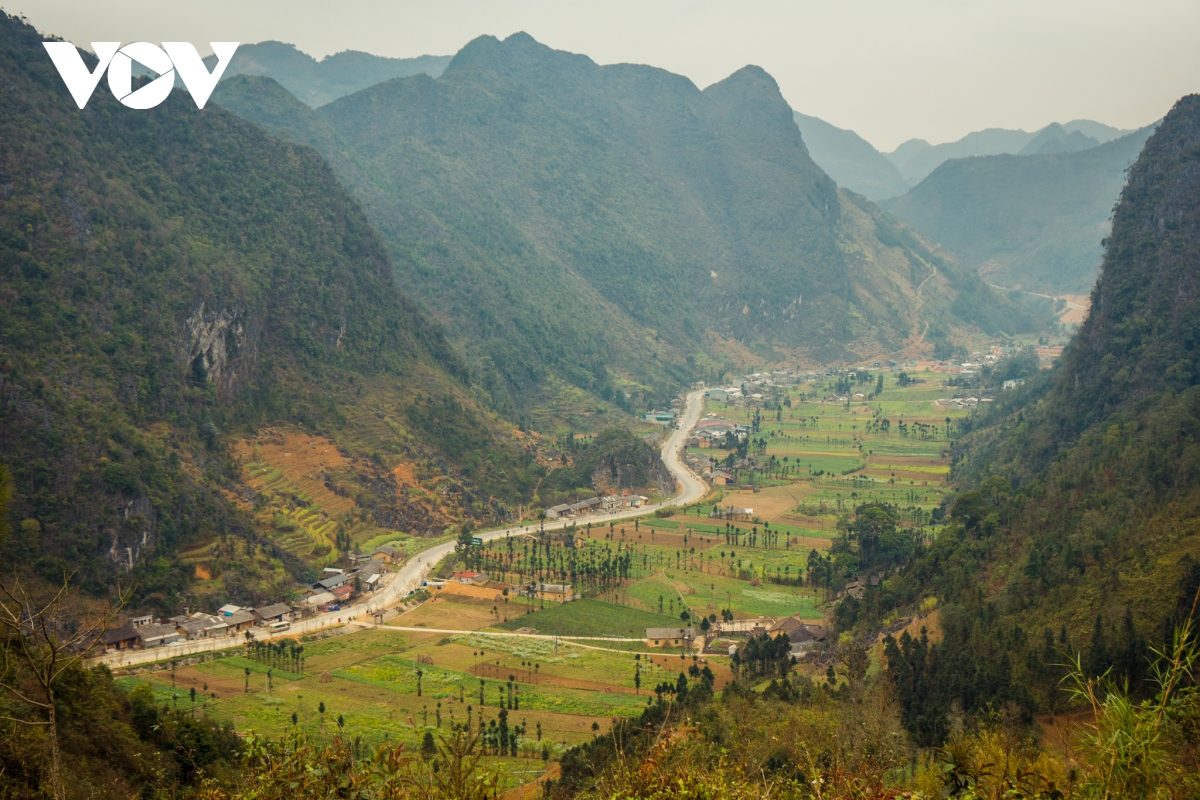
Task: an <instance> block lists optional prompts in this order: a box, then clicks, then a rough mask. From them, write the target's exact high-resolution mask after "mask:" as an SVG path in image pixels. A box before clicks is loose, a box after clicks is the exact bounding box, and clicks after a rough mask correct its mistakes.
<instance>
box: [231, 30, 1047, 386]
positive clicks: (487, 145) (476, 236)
mask: <svg viewBox="0 0 1200 800" xmlns="http://www.w3.org/2000/svg"><path fill="white" fill-rule="evenodd" d="M214 98H215V100H216V101H217V102H219V103H221V104H222V105H224V106H225V107H227V108H229V109H231V110H234V111H235V112H237V113H239V114H242V115H243V116H245V117H247V118H248V119H251V120H252V121H256V122H258V123H260V124H262V125H264V126H266V127H267V128H268V129H270V130H272V131H275V132H278V133H280V134H282V135H285V136H288V137H290V138H293V139H295V140H297V141H302V142H305V143H309V144H312V145H313V146H315V147H317V148H318V149H319V150H321V151H322V152H323V153H325V154H326V155H327V157H329V159H330V161H331V163H332V164H333V165H334V168H335V169H336V170H338V172H339V175H340V176H341V178H342V179H343V180H344V181H345V182H346V183H347V185H349V186H350V187H351V188H352V191H354V192H355V194H356V196H358V197H359V198H360V200H361V201H362V202H363V204H364V206H365V208H366V209H367V211H368V214H370V215H371V218H372V221H373V222H374V224H375V225H376V226H377V228H378V229H379V230H380V232H381V233H382V234H383V236H384V237H385V239H386V240H387V241H388V243H389V246H390V247H391V249H392V253H393V255H394V260H395V264H396V270H397V279H398V281H399V282H400V285H401V286H403V287H404V288H405V289H406V291H411V292H413V293H414V294H416V295H417V296H419V297H421V298H422V300H423V301H424V302H425V303H427V304H428V306H429V307H430V308H431V309H432V310H433V312H434V313H435V314H436V315H437V316H438V317H439V318H440V319H442V320H443V321H444V322H445V323H446V324H447V327H448V330H449V332H450V336H451V337H452V339H454V341H456V342H457V343H458V344H459V346H460V347H462V348H463V350H464V351H465V352H467V353H468V354H469V361H470V362H471V363H472V365H473V368H474V369H475V370H477V372H478V375H479V376H480V380H481V381H482V382H483V383H484V385H486V386H487V387H488V389H489V391H490V392H491V393H492V394H493V396H495V397H497V398H498V402H500V403H501V405H502V406H503V407H512V408H518V407H525V406H527V405H528V404H529V403H530V402H533V400H531V398H535V399H536V398H537V397H538V396H539V395H541V394H543V393H544V392H545V391H546V387H547V380H550V381H551V382H553V380H565V381H566V382H567V383H568V384H573V385H575V386H577V387H580V388H583V389H586V390H588V391H594V392H598V393H599V394H600V395H601V396H602V397H605V398H616V399H619V398H620V396H621V394H622V393H625V392H626V391H628V390H629V389H633V390H635V391H636V390H639V389H640V388H644V387H649V386H661V385H663V381H670V380H676V379H678V378H679V377H681V376H682V375H683V374H684V372H685V371H688V370H692V369H695V368H699V369H701V370H702V372H703V371H705V370H708V369H712V370H713V371H719V369H718V367H719V366H720V365H723V364H725V363H746V362H748V361H753V360H755V359H762V360H764V361H767V362H771V361H777V360H779V359H781V358H783V357H784V356H785V354H791V355H790V356H789V357H808V358H814V359H835V358H857V357H861V356H863V355H866V354H875V353H878V354H882V353H884V352H886V351H888V350H892V349H894V348H895V347H896V344H897V343H900V342H905V341H908V342H909V345H910V346H911V347H913V348H915V349H916V350H922V351H926V350H927V351H929V352H932V350H933V349H934V348H935V347H937V348H940V349H939V352H945V353H949V352H950V351H951V350H952V348H953V346H954V345H953V341H952V334H951V331H952V330H954V329H955V328H957V327H960V326H980V327H983V328H985V329H988V330H993V331H996V330H1000V329H1004V330H1006V331H1010V332H1011V331H1013V330H1016V329H1020V328H1025V329H1028V328H1030V327H1036V325H1037V322H1035V320H1034V319H1033V318H1031V317H1030V316H1029V315H1028V314H1027V313H1025V312H1023V311H1022V310H1021V309H1020V308H1017V307H1015V306H1011V304H1009V303H1008V301H1007V300H1005V299H1004V298H1001V297H997V296H995V295H992V294H991V293H990V292H989V291H988V290H987V289H986V287H984V286H983V285H982V283H981V282H979V281H978V279H977V277H976V276H975V275H974V274H973V273H972V272H971V271H970V270H967V269H964V268H963V267H962V266H960V265H958V264H956V263H955V262H952V261H948V260H947V261H944V260H942V259H940V258H937V257H935V256H934V255H933V254H932V253H931V252H930V250H929V249H928V248H927V247H926V246H925V245H924V244H923V243H922V242H921V241H920V240H919V239H918V238H917V237H915V236H913V235H912V234H911V233H908V232H903V231H901V230H899V229H897V228H896V226H895V224H894V223H891V222H888V221H887V220H885V219H883V218H882V215H880V214H879V212H878V210H877V209H875V208H874V207H873V206H870V205H869V204H864V203H862V202H861V201H855V200H852V199H851V198H849V197H848V196H847V195H845V194H844V193H842V192H839V191H838V189H837V187H836V186H835V184H834V182H833V181H832V180H830V179H829V177H828V176H827V175H826V174H825V173H824V172H823V171H822V170H821V169H820V168H819V167H818V166H817V165H816V164H814V163H813V161H812V160H811V159H810V158H809V155H808V151H807V149H806V147H805V144H804V141H803V139H802V138H801V136H800V133H799V131H798V129H797V128H796V126H795V124H794V122H793V117H792V112H791V110H790V109H789V108H788V106H787V104H786V103H785V102H784V100H783V98H782V97H781V96H780V94H779V90H778V87H777V86H776V85H775V82H774V80H772V79H771V77H770V76H769V75H767V74H766V73H765V72H763V71H762V70H761V69H758V68H757V67H747V68H745V69H742V70H740V71H739V72H737V73H735V74H734V75H732V76H730V77H729V78H728V79H726V80H724V81H721V82H720V83H717V84H715V85H713V86H710V87H708V88H707V89H705V90H704V91H701V90H700V89H698V88H697V87H696V86H694V85H693V84H692V83H691V82H690V81H688V80H687V79H686V78H683V77H680V76H678V75H673V74H671V73H668V72H666V71H663V70H660V69H655V68H652V67H645V66H636V65H614V66H605V67H601V66H598V65H596V64H595V63H594V62H592V61H591V60H590V59H588V58H586V57H585V56H580V55H575V54H571V53H565V52H561V51H556V50H552V49H550V48H548V47H546V46H544V45H541V44H539V43H537V42H535V41H534V40H533V39H532V38H531V37H529V36H527V35H524V34H516V35H513V36H511V37H509V38H508V39H507V40H505V41H503V42H501V41H498V40H496V39H494V38H492V37H481V38H479V39H476V40H475V41H473V42H471V43H470V44H469V45H467V46H466V47H465V48H463V50H462V51H461V52H459V53H458V55H456V56H455V57H454V60H453V61H452V62H451V63H450V65H449V66H448V67H447V68H446V70H445V72H444V73H443V74H442V75H441V76H440V77H439V78H437V79H432V78H430V77H428V76H426V75H418V76H414V77H410V78H402V79H397V80H392V81H388V82H385V83H382V84H378V85H376V86H373V87H370V88H368V89H365V90H363V91H360V92H358V93H356V94H354V95H350V96H347V97H344V98H341V99H340V100H338V101H335V102H333V103H330V104H328V105H326V106H323V107H321V108H320V109H317V110H316V111H313V110H310V109H308V108H306V107H305V106H304V105H302V104H300V103H298V102H297V101H296V100H295V98H293V97H292V96H290V95H289V94H287V93H286V92H284V91H283V90H282V87H280V86H278V85H277V84H273V82H267V81H265V79H261V78H250V77H248V76H240V77H237V78H233V79H230V80H228V81H225V82H223V83H222V85H221V87H219V89H218V92H217V94H216V95H215V96H214ZM921 284H924V286H923V288H922V289H921V291H920V292H918V288H917V287H918V286H919V285H921ZM694 365H698V367H697V366H694ZM616 384H621V385H622V386H623V387H624V388H622V389H621V392H619V393H617V392H615V391H614V389H613V386H615V385H616Z"/></svg>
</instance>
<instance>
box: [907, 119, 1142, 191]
mask: <svg viewBox="0 0 1200 800" xmlns="http://www.w3.org/2000/svg"><path fill="white" fill-rule="evenodd" d="M1127 133H1132V131H1127V130H1120V129H1118V128H1113V127H1111V126H1109V125H1105V124H1103V123H1100V122H1095V121H1093V120H1087V119H1078V120H1072V121H1071V122H1067V123H1063V124H1060V123H1057V122H1054V123H1051V124H1049V125H1047V126H1046V127H1044V128H1042V129H1040V130H1037V131H1033V132H1029V131H1023V130H1011V129H1006V128H986V129H984V130H981V131H973V132H972V133H968V134H967V135H966V136H964V137H962V138H961V139H958V140H957V141H953V142H946V143H944V144H930V143H929V142H927V141H925V140H924V139H909V140H908V141H906V142H904V143H903V144H901V145H900V146H899V147H897V148H896V149H895V150H893V151H892V152H890V153H888V154H887V157H888V160H890V161H891V162H892V163H893V164H895V165H896V168H897V169H898V170H900V174H901V175H903V176H904V179H905V180H906V181H908V183H909V185H910V186H915V185H917V184H918V183H920V182H921V181H922V180H924V179H925V176H927V175H929V173H931V172H933V171H934V170H935V169H937V167H938V165H939V164H942V163H943V162H945V161H949V160H950V159H952V158H967V157H969V156H992V155H1000V154H1002V153H1018V154H1021V155H1037V154H1042V153H1063V152H1072V151H1074V150H1083V149H1085V148H1088V147H1095V146H1096V145H1097V144H1103V143H1104V142H1108V141H1112V140H1113V139H1116V138H1118V137H1120V136H1124V135H1125V134H1127Z"/></svg>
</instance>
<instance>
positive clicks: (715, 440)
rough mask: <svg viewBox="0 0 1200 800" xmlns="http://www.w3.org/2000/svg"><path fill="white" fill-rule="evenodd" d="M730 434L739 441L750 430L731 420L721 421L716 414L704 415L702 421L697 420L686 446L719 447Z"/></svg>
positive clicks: (747, 434) (748, 433)
mask: <svg viewBox="0 0 1200 800" xmlns="http://www.w3.org/2000/svg"><path fill="white" fill-rule="evenodd" d="M731 433H732V434H733V435H734V436H735V437H736V438H737V439H738V440H739V441H741V440H742V439H745V438H746V437H747V436H749V435H750V429H749V428H747V427H746V426H745V425H740V424H738V423H736V422H734V421H733V420H728V419H722V418H721V417H718V416H717V415H716V414H711V413H710V414H706V415H705V416H704V418H703V419H700V420H697V422H696V426H695V427H694V428H693V429H692V435H691V436H690V437H688V441H687V446H688V447H700V448H709V447H720V446H722V445H723V444H724V443H725V440H726V438H727V437H728V435H729V434H731Z"/></svg>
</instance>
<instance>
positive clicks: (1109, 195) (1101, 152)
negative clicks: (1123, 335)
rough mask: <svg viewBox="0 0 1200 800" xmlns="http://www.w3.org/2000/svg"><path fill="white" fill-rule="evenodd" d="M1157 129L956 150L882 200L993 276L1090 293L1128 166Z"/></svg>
mask: <svg viewBox="0 0 1200 800" xmlns="http://www.w3.org/2000/svg"><path fill="white" fill-rule="evenodd" d="M1153 130H1154V129H1153V126H1151V127H1146V128H1143V129H1142V130H1140V131H1135V132H1134V133H1130V134H1127V135H1125V136H1122V137H1120V138H1118V139H1114V140H1112V141H1110V142H1108V143H1106V144H1103V145H1100V146H1098V147H1092V148H1089V149H1086V150H1079V151H1077V152H1059V153H1043V154H1038V155H994V156H980V157H979V158H964V159H952V160H950V161H947V162H945V163H943V164H942V165H941V166H939V167H938V168H937V169H935V170H934V171H933V174H931V175H930V176H929V177H927V178H926V179H925V180H923V181H922V182H921V183H920V184H918V185H917V186H916V187H915V188H913V189H912V191H910V192H908V193H907V194H905V195H902V196H900V197H897V198H894V199H891V200H888V201H885V202H883V203H882V205H883V207H884V208H885V209H887V210H888V211H889V212H891V213H892V214H895V215H896V216H897V217H899V218H900V219H902V220H904V221H905V222H907V223H909V224H910V225H913V226H915V227H916V228H917V229H918V230H921V231H923V232H925V233H926V234H928V235H929V236H931V237H933V238H934V239H936V240H937V241H939V242H941V243H942V244H944V245H946V246H947V247H949V248H950V250H951V251H953V252H954V253H955V254H956V255H957V256H959V257H960V258H962V259H963V260H964V261H965V262H966V263H968V264H970V265H971V266H973V267H975V268H977V269H978V270H979V271H980V274H981V275H982V276H983V277H984V279H985V280H987V281H988V282H989V283H993V284H997V285H999V286H1005V287H1008V288H1016V289H1024V290H1027V291H1034V292H1039V293H1044V294H1086V293H1087V292H1088V291H1089V290H1090V289H1091V286H1092V283H1093V282H1094V281H1095V280H1096V274H1097V272H1098V271H1099V268H1100V258H1101V255H1102V253H1103V247H1102V245H1101V241H1102V240H1103V239H1104V238H1105V237H1106V236H1107V235H1108V232H1109V228H1110V219H1111V216H1112V207H1113V203H1114V202H1115V200H1116V198H1117V196H1118V195H1119V193H1120V191H1121V187H1122V186H1123V185H1124V183H1125V169H1126V168H1127V167H1128V166H1129V165H1130V164H1131V163H1133V161H1134V159H1136V158H1137V155H1138V153H1139V152H1140V151H1141V149H1142V145H1143V144H1144V143H1145V141H1146V139H1147V137H1149V136H1150V134H1151V133H1152V132H1153ZM1051 141H1054V140H1051Z"/></svg>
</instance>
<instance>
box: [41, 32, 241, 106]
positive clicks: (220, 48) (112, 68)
mask: <svg viewBox="0 0 1200 800" xmlns="http://www.w3.org/2000/svg"><path fill="white" fill-rule="evenodd" d="M238 44H240V42H209V46H211V47H212V50H213V53H214V54H215V55H216V56H217V65H216V66H215V67H213V71H212V72H209V71H208V68H207V67H205V66H204V61H203V60H202V59H201V58H200V54H199V53H198V52H196V48H195V47H193V46H192V44H191V43H190V42H163V43H162V47H158V46H156V45H153V44H150V43H149V42H133V43H131V44H127V45H125V46H124V47H121V43H120V42H92V50H93V51H94V52H95V53H96V57H97V58H98V59H99V63H98V64H96V69H95V71H92V72H89V71H88V68H87V64H85V63H83V57H82V56H80V55H79V51H78V50H76V49H75V45H73V44H71V43H70V42H42V46H43V47H45V48H46V52H47V53H49V54H50V60H51V61H53V62H54V66H55V67H57V68H58V74H59V75H61V76H62V79H63V83H65V84H66V85H67V89H68V90H69V91H70V92H71V97H73V98H75V103H76V105H78V106H79V107H80V108H83V107H84V106H86V105H87V102H88V100H90V99H91V97H92V92H94V91H96V85H97V84H98V83H100V78H101V77H102V76H103V75H104V72H105V70H108V88H109V89H111V90H112V93H113V96H114V97H116V98H117V99H118V100H120V101H121V104H122V105H125V106H128V107H129V108H154V107H155V106H156V105H158V104H159V103H161V102H162V101H163V100H166V99H167V95H169V94H170V93H171V87H172V86H174V85H175V73H176V71H178V72H179V77H180V78H181V79H182V80H183V85H184V86H186V87H187V90H188V92H190V93H191V95H192V99H193V100H195V101H196V108H204V104H205V103H207V102H208V98H209V96H210V95H212V93H213V89H215V88H217V81H219V80H220V79H221V75H222V74H223V73H224V72H225V68H226V67H227V66H229V62H230V61H231V60H232V59H233V54H234V52H236V51H237V48H238ZM134 61H136V62H138V63H139V64H142V65H144V66H146V67H148V68H149V69H151V70H153V71H154V72H157V73H158V77H157V78H155V79H154V80H152V81H150V83H148V84H146V85H145V86H143V87H141V88H140V89H138V90H137V91H133V62H134Z"/></svg>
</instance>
